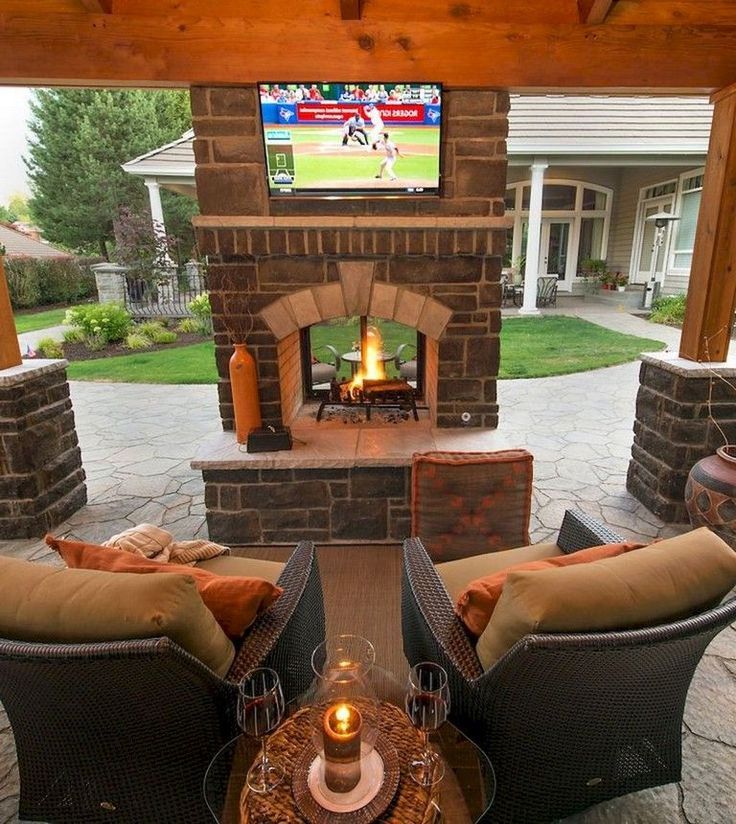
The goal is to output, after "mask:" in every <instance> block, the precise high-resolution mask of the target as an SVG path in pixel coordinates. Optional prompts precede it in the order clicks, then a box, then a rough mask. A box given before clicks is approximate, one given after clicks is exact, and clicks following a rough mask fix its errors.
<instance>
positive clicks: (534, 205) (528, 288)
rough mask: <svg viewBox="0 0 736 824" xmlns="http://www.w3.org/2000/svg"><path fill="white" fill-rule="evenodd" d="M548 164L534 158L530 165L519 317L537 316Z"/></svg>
mask: <svg viewBox="0 0 736 824" xmlns="http://www.w3.org/2000/svg"><path fill="white" fill-rule="evenodd" d="M548 165H549V164H548V163H547V161H546V160H545V159H543V158H534V162H533V163H532V182H531V195H530V197H529V232H528V234H527V241H526V264H525V265H524V305H523V306H522V307H521V309H519V314H520V315H538V314H539V309H537V277H538V276H539V244H540V242H541V239H542V191H543V189H544V170H545V169H546V168H547V166H548Z"/></svg>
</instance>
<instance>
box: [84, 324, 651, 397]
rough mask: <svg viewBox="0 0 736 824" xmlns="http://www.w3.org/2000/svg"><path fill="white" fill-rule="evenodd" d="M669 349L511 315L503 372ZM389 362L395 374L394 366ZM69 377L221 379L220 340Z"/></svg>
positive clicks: (341, 335) (350, 332) (335, 340)
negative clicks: (217, 355)
mask: <svg viewBox="0 0 736 824" xmlns="http://www.w3.org/2000/svg"><path fill="white" fill-rule="evenodd" d="M378 326H379V327H380V329H381V331H382V333H383V336H384V348H385V350H386V351H387V352H393V351H395V350H396V347H397V346H398V345H399V343H404V342H409V341H411V340H413V338H414V334H413V332H412V331H411V330H410V329H408V328H407V327H405V326H401V325H400V324H396V323H393V322H390V321H380V322H378ZM357 338H358V325H357V322H353V323H345V322H342V321H340V322H331V323H329V324H325V325H322V326H318V327H314V328H313V329H312V351H313V352H314V353H315V354H316V355H317V357H320V359H323V360H327V359H328V358H327V353H326V351H325V350H324V349H322V348H320V346H321V344H323V343H331V344H332V345H333V346H335V348H336V349H337V350H338V352H348V351H350V350H351V348H352V343H353V341H354V340H357ZM663 348H664V344H663V343H662V342H661V341H657V340H651V339H649V338H638V337H634V336H633V335H622V334H620V333H619V332H612V331H610V330H609V329H604V328H603V327H602V326H596V325H595V324H594V323H589V322H588V321H585V320H580V319H579V318H569V317H565V316H561V315H557V316H554V317H543V318H506V319H505V320H504V322H503V329H502V332H501V374H500V377H501V378H541V377H546V376H549V375H566V374H569V373H571V372H584V371H586V370H589V369H599V368H600V367H603V366H614V365H615V364H618V363H626V362H627V361H632V360H635V359H636V358H637V357H638V355H639V353H641V352H648V351H649V352H651V351H656V350H659V349H663ZM387 366H389V369H388V370H387V371H388V375H389V377H391V376H392V375H393V374H394V370H393V365H392V364H390V363H389V364H387ZM349 373H350V372H349V366H348V365H347V364H343V368H342V370H341V376H343V377H347V376H348V375H349ZM69 377H70V379H71V380H90V381H94V380H98V381H120V382H130V383H216V382H217V372H216V370H215V358H214V344H213V343H212V342H211V341H205V342H204V343H196V344H193V345H192V346H181V347H177V348H175V349H161V350H158V351H156V352H141V353H136V354H134V355H122V356H121V357H114V358H100V359H98V360H90V361H77V362H76V363H71V364H69Z"/></svg>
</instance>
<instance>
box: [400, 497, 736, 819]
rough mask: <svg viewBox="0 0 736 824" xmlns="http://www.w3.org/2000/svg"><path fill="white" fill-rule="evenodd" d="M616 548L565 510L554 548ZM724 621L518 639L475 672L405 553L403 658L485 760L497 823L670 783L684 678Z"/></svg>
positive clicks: (409, 550)
mask: <svg viewBox="0 0 736 824" xmlns="http://www.w3.org/2000/svg"><path fill="white" fill-rule="evenodd" d="M618 540H620V538H619V536H617V535H616V534H615V533H613V532H611V530H609V529H607V528H606V527H604V526H603V525H602V524H599V523H598V522H596V521H594V520H593V519H591V518H588V517H586V516H584V515H582V513H579V512H572V511H568V512H567V513H566V515H565V519H564V522H563V525H562V530H561V531H560V535H559V538H558V541H557V543H558V545H559V546H560V548H561V549H562V550H563V551H564V552H567V553H569V552H574V551H575V550H578V549H583V548H585V547H587V546H594V545H599V544H602V543H610V542H615V541H618ZM734 620H736V598H734V599H732V600H730V601H726V602H724V603H723V604H721V605H720V606H717V607H715V608H713V609H710V610H708V611H707V612H704V613H703V614H701V615H698V616H696V617H694V618H690V619H686V620H681V621H676V622H674V623H671V624H667V625H663V626H658V627H652V628H649V629H641V630H629V631H625V632H603V633H588V634H583V633H577V634H572V633H570V634H539V635H527V636H526V637H525V638H523V639H522V640H521V641H519V642H518V643H517V644H516V645H515V646H514V647H512V649H511V650H509V652H508V653H507V654H506V655H505V656H504V657H503V658H501V660H499V661H498V662H497V663H496V664H495V665H494V666H493V667H491V668H490V669H489V670H487V671H486V672H484V671H483V669H482V667H481V665H480V662H479V661H478V658H477V656H476V654H475V651H474V649H473V646H472V644H471V642H470V641H469V639H468V635H467V634H466V632H465V629H464V627H463V625H462V624H461V623H460V621H459V619H458V618H457V617H456V615H455V612H454V609H453V604H452V603H451V602H450V599H449V597H448V595H447V591H446V590H445V588H444V586H443V584H442V582H441V580H440V578H439V576H438V575H437V573H436V571H435V569H434V566H433V564H432V561H431V560H430V558H429V556H428V555H427V553H426V552H425V550H424V548H423V546H422V544H421V541H420V540H419V539H417V538H410V539H408V540H407V541H406V542H405V544H404V575H403V582H402V625H403V637H404V652H405V654H406V657H407V658H408V660H409V663H410V664H415V663H417V662H419V661H426V660H430V661H437V662H438V663H440V664H441V665H442V666H443V667H444V668H445V669H446V670H447V673H448V677H449V681H450V686H451V691H452V717H453V721H454V722H455V723H456V724H457V725H458V726H460V727H461V728H462V729H464V730H465V732H466V733H467V734H468V735H469V736H471V737H472V738H473V739H474V740H475V741H476V742H477V743H478V744H479V746H481V747H483V749H484V750H485V751H486V752H487V753H488V755H489V757H490V759H491V761H492V762H493V766H494V768H495V772H496V779H497V782H498V788H497V794H496V800H495V802H494V804H493V808H492V818H491V820H492V821H493V822H498V823H499V824H503V823H504V822H524V824H532V822H546V821H551V820H553V819H556V818H561V817H564V816H567V815H571V814H572V813H574V812H577V811H579V810H583V809H585V808H586V807H589V806H591V805H592V804H597V803H599V802H601V801H605V800H607V799H610V798H615V797H617V796H620V795H624V794H626V793H630V792H634V791H636V790H641V789H644V788H646V787H654V786H658V785H660V784H667V783H669V782H672V781H678V780H679V779H680V773H681V762H682V751H681V735H682V717H683V712H684V705H685V699H686V697H687V691H688V688H689V685H690V682H691V680H692V677H693V673H694V672H695V668H696V667H697V665H698V662H699V661H700V658H701V656H702V654H703V652H704V650H705V648H706V647H707V646H708V644H709V643H710V641H711V640H712V639H713V638H714V637H715V636H716V635H717V634H718V633H719V632H720V631H721V630H722V629H723V628H724V627H726V626H728V625H729V624H730V623H731V622H733V621H734Z"/></svg>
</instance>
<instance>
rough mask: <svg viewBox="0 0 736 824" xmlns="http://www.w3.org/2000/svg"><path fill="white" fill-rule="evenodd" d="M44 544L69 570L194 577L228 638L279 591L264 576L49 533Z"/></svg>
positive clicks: (240, 630)
mask: <svg viewBox="0 0 736 824" xmlns="http://www.w3.org/2000/svg"><path fill="white" fill-rule="evenodd" d="M46 543H47V544H48V545H49V546H50V547H51V548H52V549H55V550H56V551H57V552H58V553H59V555H61V557H62V558H63V559H64V561H65V562H66V565H67V566H68V567H71V568H73V569H99V570H104V571H106V572H136V573H139V574H143V573H166V572H174V573H176V574H178V575H188V576H189V577H190V578H194V580H195V582H196V584H197V590H198V591H199V594H200V597H201V598H202V600H203V601H204V603H205V606H206V607H207V608H208V609H209V610H210V612H211V613H212V614H213V615H214V616H215V620H216V621H217V623H218V624H219V625H220V626H221V627H222V629H223V631H224V632H225V634H226V635H229V636H230V638H235V639H237V638H240V637H241V636H242V634H243V633H244V632H245V630H246V629H247V628H248V627H249V626H250V625H251V624H252V623H253V621H255V619H256V617H257V616H258V614H259V613H261V612H263V611H264V610H266V609H268V607H270V606H271V604H272V603H273V602H274V601H275V600H276V599H277V598H278V597H279V595H281V593H282V592H283V590H282V589H281V587H277V586H275V585H274V584H272V583H271V582H270V581H266V580H265V579H264V578H246V577H239V576H235V575H215V574H214V572H208V571H207V570H206V569H198V568H197V567H190V566H184V565H182V564H161V563H159V562H158V561H151V560H149V559H148V558H143V557H142V556H140V555H135V554H133V553H132V552H125V551H124V550H122V549H114V548H112V547H106V546H97V545H95V544H86V543H83V542H81V541H64V540H62V539H60V538H54V537H53V535H47V536H46Z"/></svg>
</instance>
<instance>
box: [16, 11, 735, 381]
mask: <svg viewBox="0 0 736 824" xmlns="http://www.w3.org/2000/svg"><path fill="white" fill-rule="evenodd" d="M305 77H306V78H310V77H311V78H325V79H332V78H340V77H343V78H355V79H359V78H361V77H366V78H370V79H371V80H372V81H376V82H381V81H385V82H390V81H396V80H398V79H402V78H407V79H412V80H422V79H426V80H432V81H441V82H442V83H444V84H445V85H447V86H449V87H453V86H454V87H483V86H485V87H492V88H509V89H513V90H516V91H523V90H531V89H536V90H539V89H556V90H565V89H570V90H573V89H575V90H577V91H581V90H587V89H590V90H594V89H595V90H598V91H600V90H601V89H608V90H610V91H611V93H615V92H616V91H617V90H618V91H623V90H627V91H629V92H630V91H631V90H638V91H641V92H648V93H656V92H658V91H659V92H675V91H676V92H679V93H687V92H691V93H699V94H702V93H703V92H708V93H711V94H713V99H714V101H715V114H714V120H713V129H712V137H711V146H710V151H709V155H708V162H707V167H706V175H705V185H704V191H703V199H702V206H701V217H700V222H699V228H698V234H697V239H696V244H695V253H694V258H693V265H692V272H691V277H690V300H689V304H688V314H687V317H686V323H685V328H684V330H683V336H682V345H681V351H680V354H681V356H682V357H684V358H688V359H691V360H708V361H711V362H716V361H723V360H725V358H726V355H727V352H728V341H729V338H730V333H731V328H732V325H733V316H734V304H735V303H736V232H734V231H733V225H732V221H733V217H734V214H736V85H733V84H734V83H735V82H736V3H735V2H733V0H708V1H707V2H703V0H555V2H550V1H549V0H514V2H509V0H483V1H482V2H481V0H475V2H454V0H425V1H424V2H423V3H416V2H415V0H303V2H301V3H300V4H299V5H298V7H293V6H290V5H289V4H287V3H284V2H283V0H279V2H276V0H259V2H257V3H256V2H246V0H218V2H216V3H213V2H212V0H158V2H151V0H0V84H15V85H58V86H63V85H93V86H94V85H100V86H149V87H165V86H189V85H195V84H201V85H217V84H224V85H227V84H234V85H242V84H246V83H256V82H258V81H259V80H265V79H274V78H276V79H279V80H282V81H286V82H288V81H295V82H296V81H303V80H304V78H305ZM13 332H14V330H13V328H12V322H11V319H10V318H8V317H3V311H2V304H0V342H1V341H2V338H3V335H5V337H6V338H7V337H8V336H9V335H10V334H11V333H13ZM4 351H5V350H4V348H3V347H2V346H0V353H1V352H4ZM8 365H10V364H9V363H3V362H0V368H3V367H5V366H8Z"/></svg>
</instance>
